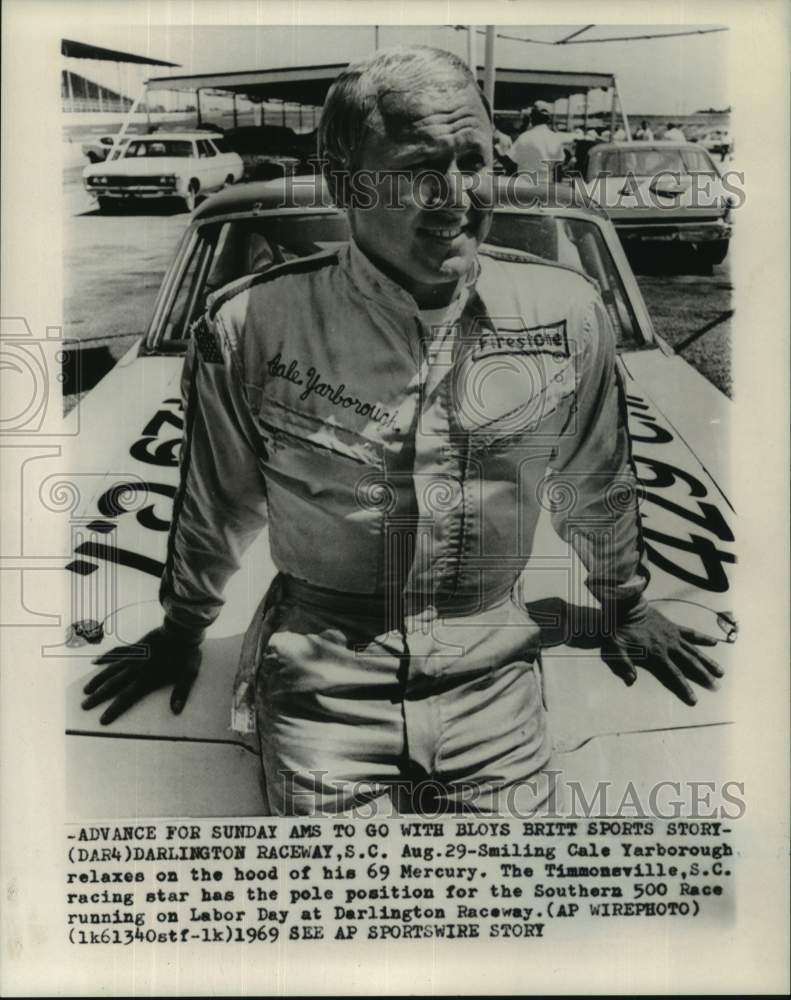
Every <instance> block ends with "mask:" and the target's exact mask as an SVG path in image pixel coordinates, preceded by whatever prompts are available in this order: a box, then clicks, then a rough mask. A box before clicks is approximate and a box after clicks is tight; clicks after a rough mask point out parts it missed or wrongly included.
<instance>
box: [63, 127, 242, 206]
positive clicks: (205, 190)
mask: <svg viewBox="0 0 791 1000" xmlns="http://www.w3.org/2000/svg"><path fill="white" fill-rule="evenodd" d="M243 174H244V164H243V163H242V158H241V157H240V156H239V154H238V153H232V152H228V151H226V150H225V148H224V146H223V140H222V138H220V137H218V136H216V135H214V134H212V133H210V132H156V133H154V134H153V135H147V136H139V137H135V138H132V139H129V140H128V141H125V142H124V143H123V144H122V145H120V146H119V147H118V148H116V149H114V150H113V151H112V152H110V154H109V155H108V157H107V159H106V160H105V162H104V163H102V164H101V165H94V166H89V167H86V168H85V169H84V170H83V172H82V177H83V183H84V185H85V190H86V191H87V192H88V193H89V194H91V195H93V196H94V197H95V198H96V199H97V200H98V203H99V208H100V209H102V210H104V209H107V208H110V207H112V206H113V205H118V204H119V203H121V202H129V201H132V200H136V199H139V198H145V199H150V198H179V199H182V200H183V201H184V202H185V204H186V206H187V208H188V209H189V210H190V211H192V210H193V209H194V208H195V206H196V204H197V202H198V200H199V198H201V197H202V196H203V195H206V194H209V193H211V192H212V191H219V190H220V189H221V188H223V187H225V186H226V185H228V184H233V183H234V182H235V181H239V180H241V179H242V175H243Z"/></svg>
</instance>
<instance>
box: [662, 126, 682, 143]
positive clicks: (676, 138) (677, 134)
mask: <svg viewBox="0 0 791 1000" xmlns="http://www.w3.org/2000/svg"><path fill="white" fill-rule="evenodd" d="M662 138H663V139H667V140H669V141H670V142H686V141H687V137H686V136H685V135H684V133H683V132H682V131H681V129H680V128H679V127H678V125H674V124H673V122H668V123H667V128H666V129H665V134H664V135H663V136H662Z"/></svg>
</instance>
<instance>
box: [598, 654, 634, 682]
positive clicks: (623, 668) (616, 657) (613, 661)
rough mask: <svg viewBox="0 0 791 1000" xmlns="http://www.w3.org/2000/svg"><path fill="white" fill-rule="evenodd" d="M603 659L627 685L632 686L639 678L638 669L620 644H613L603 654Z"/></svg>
mask: <svg viewBox="0 0 791 1000" xmlns="http://www.w3.org/2000/svg"><path fill="white" fill-rule="evenodd" d="M602 659H603V660H604V661H605V663H606V664H607V666H608V667H609V668H610V670H612V672H613V673H614V674H615V675H616V677H620V678H621V680H622V681H623V682H624V684H626V686H627V687H631V686H632V684H634V682H635V681H636V680H637V670H636V669H635V666H634V664H633V663H632V661H631V659H630V658H629V657H628V656H627V655H626V653H625V652H624V650H623V649H620V648H619V647H618V646H612V647H611V648H610V649H608V651H607V652H605V653H604V654H603V655H602Z"/></svg>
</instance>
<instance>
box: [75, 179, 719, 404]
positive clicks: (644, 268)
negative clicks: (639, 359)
mask: <svg viewBox="0 0 791 1000" xmlns="http://www.w3.org/2000/svg"><path fill="white" fill-rule="evenodd" d="M81 174H82V165H80V166H73V167H68V168H67V169H66V170H64V195H65V197H64V212H65V219H64V244H65V246H64V257H65V260H64V267H65V281H64V285H65V289H66V295H65V302H64V324H65V330H64V333H65V336H66V337H67V338H73V339H77V340H81V341H86V342H88V343H90V345H91V346H93V347H104V348H106V351H104V352H103V353H104V354H105V357H106V364H107V365H111V364H112V361H113V359H116V360H117V359H118V358H119V357H121V355H123V354H124V353H125V352H126V351H127V350H128V349H129V347H130V346H131V345H132V343H133V342H134V339H135V338H136V337H138V336H140V335H141V334H142V333H144V332H145V329H146V326H147V323H148V318H149V316H150V315H151V311H152V307H153V303H154V299H155V297H156V293H157V289H158V287H159V284H160V281H161V280H162V276H163V274H164V272H165V269H166V268H167V266H168V263H169V262H170V260H171V258H172V256H173V253H174V251H175V248H176V246H177V244H178V241H179V239H180V237H181V235H182V233H183V232H184V230H185V229H186V227H187V224H188V221H189V215H188V214H187V213H186V211H184V210H183V209H182V208H181V207H179V206H177V205H176V206H161V207H160V205H159V204H158V203H150V204H149V205H146V206H144V207H143V208H142V209H135V210H133V211H128V212H127V211H123V212H121V211H119V212H118V213H117V214H114V215H104V214H100V213H99V211H98V209H97V208H96V207H95V205H94V204H93V200H92V199H91V198H90V197H89V196H88V195H87V194H86V193H85V192H84V190H83V188H82V179H81ZM673 250H674V251H675V252H674V253H673V254H672V255H671V256H669V257H667V258H665V259H662V258H657V257H654V258H651V259H649V260H646V261H642V262H641V261H634V267H635V271H636V273H637V278H638V282H639V284H640V287H641V288H642V291H643V295H644V296H645V299H646V302H647V304H648V309H649V311H650V313H651V315H652V317H653V319H654V323H655V325H656V328H657V330H658V332H659V333H660V334H661V335H662V336H663V337H665V339H666V340H668V341H669V342H670V343H671V344H672V345H673V346H674V347H675V348H676V349H677V350H679V351H680V352H681V353H682V354H683V356H684V357H685V358H686V359H687V360H688V361H689V362H690V363H691V364H693V365H694V366H695V367H696V368H698V369H699V370H700V371H701V372H702V373H703V374H704V375H705V376H706V377H707V378H708V379H709V380H710V381H711V382H713V383H714V385H716V386H717V387H718V388H719V389H721V390H722V391H723V392H726V393H728V394H729V395H730V394H731V370H730V366H731V346H730V311H731V289H732V286H731V282H730V269H729V265H728V260H727V259H726V261H725V263H724V264H723V265H721V266H720V267H715V268H714V269H713V271H710V272H709V273H690V272H694V261H692V260H691V259H688V258H684V259H679V256H678V248H673ZM77 398H78V397H71V398H67V408H71V406H72V405H74V403H75V402H76V399H77Z"/></svg>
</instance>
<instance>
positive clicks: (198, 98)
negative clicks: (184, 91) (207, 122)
mask: <svg viewBox="0 0 791 1000" xmlns="http://www.w3.org/2000/svg"><path fill="white" fill-rule="evenodd" d="M195 101H196V107H197V109H198V128H200V127H201V125H202V124H203V122H202V121H201V111H200V87H196V88H195Z"/></svg>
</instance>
